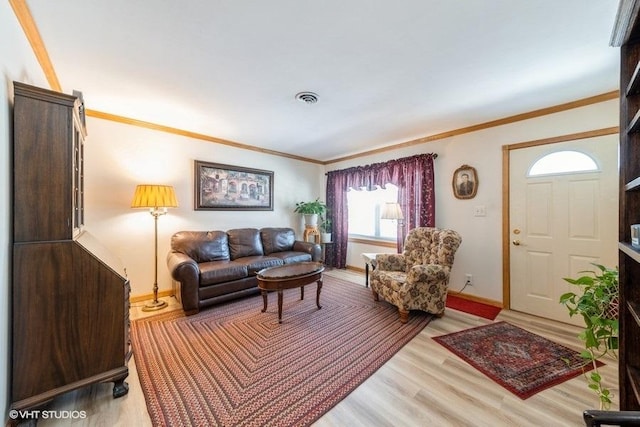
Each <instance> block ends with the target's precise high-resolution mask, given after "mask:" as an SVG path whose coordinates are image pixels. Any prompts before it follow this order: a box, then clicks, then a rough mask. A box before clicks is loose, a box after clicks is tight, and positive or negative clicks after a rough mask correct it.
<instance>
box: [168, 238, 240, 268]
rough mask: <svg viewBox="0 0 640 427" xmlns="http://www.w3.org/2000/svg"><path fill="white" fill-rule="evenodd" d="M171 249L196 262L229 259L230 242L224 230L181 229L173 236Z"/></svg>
mask: <svg viewBox="0 0 640 427" xmlns="http://www.w3.org/2000/svg"><path fill="white" fill-rule="evenodd" d="M171 249H173V250H174V251H177V252H182V253H183V254H186V255H188V256H190V257H191V258H193V259H194V260H195V262H197V263H201V262H209V261H223V260H229V259H230V256H229V242H228V238H227V233H225V232H224V231H179V232H177V233H176V234H174V235H173V236H171Z"/></svg>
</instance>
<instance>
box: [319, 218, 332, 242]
mask: <svg viewBox="0 0 640 427" xmlns="http://www.w3.org/2000/svg"><path fill="white" fill-rule="evenodd" d="M320 232H321V240H322V243H330V242H331V218H327V217H326V216H325V217H324V218H322V220H321V221H320Z"/></svg>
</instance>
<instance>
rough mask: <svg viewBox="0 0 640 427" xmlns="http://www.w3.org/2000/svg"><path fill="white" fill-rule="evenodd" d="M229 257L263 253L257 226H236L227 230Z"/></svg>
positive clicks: (235, 257) (234, 257)
mask: <svg viewBox="0 0 640 427" xmlns="http://www.w3.org/2000/svg"><path fill="white" fill-rule="evenodd" d="M227 235H228V239H229V251H230V253H231V259H238V258H242V257H246V256H256V255H264V251H263V249H262V241H261V240H260V230H258V229H257V228H236V229H233V230H229V231H227Z"/></svg>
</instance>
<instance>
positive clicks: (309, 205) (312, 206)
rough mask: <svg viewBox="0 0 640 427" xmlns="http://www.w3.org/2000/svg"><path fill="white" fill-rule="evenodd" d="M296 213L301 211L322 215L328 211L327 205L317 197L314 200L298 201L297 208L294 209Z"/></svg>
mask: <svg viewBox="0 0 640 427" xmlns="http://www.w3.org/2000/svg"><path fill="white" fill-rule="evenodd" d="M293 211H294V212H295V213H301V214H305V215H309V214H316V215H322V214H323V213H325V212H326V211H327V205H325V204H324V203H323V202H321V201H320V199H319V198H318V199H315V200H314V201H313V202H298V203H296V208H295V209H294V210H293Z"/></svg>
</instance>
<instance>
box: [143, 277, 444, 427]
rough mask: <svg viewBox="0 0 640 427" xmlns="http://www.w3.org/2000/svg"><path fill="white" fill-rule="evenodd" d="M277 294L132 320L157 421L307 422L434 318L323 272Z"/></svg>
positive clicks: (166, 423) (163, 423)
mask: <svg viewBox="0 0 640 427" xmlns="http://www.w3.org/2000/svg"><path fill="white" fill-rule="evenodd" d="M315 297H316V284H315V283H313V284H311V285H307V286H306V289H305V299H304V300H300V290H299V289H289V290H286V291H284V303H283V314H282V324H279V323H278V314H277V295H276V294H275V293H270V294H269V306H268V309H267V312H265V313H262V312H261V309H262V305H263V304H262V297H261V296H260V295H256V296H254V297H247V298H243V299H240V300H236V301H233V302H230V303H226V304H221V305H217V306H213V307H211V308H208V309H205V310H203V311H201V312H200V313H198V314H196V315H193V316H188V317H187V316H185V315H184V314H183V313H182V311H172V312H168V313H164V314H159V315H155V316H152V317H149V318H144V319H140V320H135V321H133V322H132V325H131V341H132V346H133V350H134V354H135V363H136V367H137V370H138V375H139V377H140V383H141V385H142V390H143V393H144V396H145V400H146V402H147V408H148V410H149V415H150V417H151V420H152V423H153V424H154V425H155V426H226V427H231V426H278V427H280V426H304V425H310V424H311V423H312V422H313V421H315V420H317V419H318V418H319V417H320V416H322V415H323V414H324V413H325V412H327V411H328V410H329V409H331V408H332V407H333V406H335V405H336V404H337V403H338V402H339V401H340V400H342V399H343V398H344V397H346V396H347V395H348V394H349V393H350V392H351V391H353V390H354V389H355V388H356V387H357V386H358V385H360V384H361V383H362V382H363V381H364V380H365V379H367V377H369V376H370V375H371V374H373V373H374V372H375V371H376V370H377V369H378V368H379V367H380V366H382V365H383V364H384V363H385V362H386V361H387V360H389V359H390V358H391V357H392V356H393V355H394V354H395V353H396V352H397V351H398V350H400V349H401V348H402V346H404V345H405V344H406V343H407V342H409V341H410V340H411V339H412V338H413V337H414V336H416V335H417V334H418V333H419V332H420V331H421V330H422V329H423V328H424V327H425V326H426V325H427V324H428V323H429V321H430V320H431V318H432V315H429V314H427V313H423V312H418V311H412V312H411V314H410V316H409V322H408V323H407V324H405V325H402V324H401V323H400V321H399V320H398V310H397V308H396V307H394V306H392V305H390V304H388V303H386V302H382V301H380V302H375V301H373V297H372V295H371V290H370V289H367V288H364V287H363V286H362V285H358V284H355V283H351V282H348V281H344V280H341V279H337V278H333V277H328V276H325V277H324V278H323V286H322V292H321V296H320V305H321V306H322V309H318V308H317V307H316V303H315Z"/></svg>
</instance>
